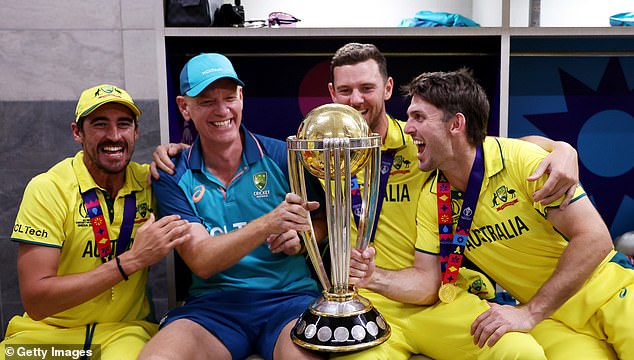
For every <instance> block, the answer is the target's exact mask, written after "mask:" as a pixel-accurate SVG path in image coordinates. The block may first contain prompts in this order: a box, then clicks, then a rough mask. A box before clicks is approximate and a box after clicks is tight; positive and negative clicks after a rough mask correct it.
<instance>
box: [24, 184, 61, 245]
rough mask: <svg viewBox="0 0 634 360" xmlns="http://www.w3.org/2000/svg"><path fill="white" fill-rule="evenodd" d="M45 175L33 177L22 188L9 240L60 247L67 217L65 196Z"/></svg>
mask: <svg viewBox="0 0 634 360" xmlns="http://www.w3.org/2000/svg"><path fill="white" fill-rule="evenodd" d="M61 191H63V190H61V189H60V188H59V187H58V186H57V185H56V184H55V183H54V181H52V180H51V179H50V178H49V176H48V175H47V174H41V175H38V176H36V177H35V178H33V179H32V180H31V181H30V182H29V183H28V184H27V186H26V189H25V190H24V196H23V197H22V203H21V204H20V209H19V210H18V214H17V217H16V219H15V224H14V226H13V232H12V233H11V240H13V241H17V242H24V243H32V244H38V245H43V246H49V247H56V248H61V247H62V245H63V243H64V239H65V238H66V237H65V234H64V221H65V219H67V218H68V206H66V205H65V202H64V200H63V199H65V198H66V197H65V196H64V195H63V194H62V193H61Z"/></svg>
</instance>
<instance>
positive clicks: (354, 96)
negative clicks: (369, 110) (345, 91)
mask: <svg viewBox="0 0 634 360" xmlns="http://www.w3.org/2000/svg"><path fill="white" fill-rule="evenodd" d="M363 100H364V99H363V94H361V92H360V91H359V90H358V89H354V90H352V93H351V94H350V104H352V105H360V104H363Z"/></svg>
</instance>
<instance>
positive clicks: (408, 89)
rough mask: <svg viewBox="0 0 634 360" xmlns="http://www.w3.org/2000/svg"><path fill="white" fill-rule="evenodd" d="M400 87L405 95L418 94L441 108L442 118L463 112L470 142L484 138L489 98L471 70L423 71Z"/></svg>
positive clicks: (481, 140) (449, 117)
mask: <svg viewBox="0 0 634 360" xmlns="http://www.w3.org/2000/svg"><path fill="white" fill-rule="evenodd" d="M401 90H402V91H403V93H404V94H405V95H408V96H418V97H420V98H421V99H423V100H425V101H427V102H429V103H430V104H432V105H434V106H435V107H437V108H438V109H440V110H442V111H443V112H444V114H445V117H444V120H445V121H447V120H449V119H451V118H452V117H453V116H454V115H456V114H457V113H462V114H463V115H464V116H465V118H466V126H467V140H468V141H469V143H470V144H471V145H474V146H477V145H479V144H481V143H482V142H483V141H484V138H485V137H486V132H487V126H488V122H489V100H488V98H487V95H486V93H485V92H484V89H482V87H481V86H480V85H479V84H478V83H477V81H476V80H475V79H474V77H473V74H472V72H471V70H469V69H467V68H461V69H459V70H457V71H451V72H441V71H437V72H426V73H422V74H420V75H418V76H417V77H415V78H414V80H412V81H411V82H410V83H409V84H407V85H404V86H402V87H401Z"/></svg>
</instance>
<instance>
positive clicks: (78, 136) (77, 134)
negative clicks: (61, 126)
mask: <svg viewBox="0 0 634 360" xmlns="http://www.w3.org/2000/svg"><path fill="white" fill-rule="evenodd" d="M82 121H83V120H82ZM70 130H71V131H72V133H73V139H75V142H76V143H78V144H79V145H82V144H83V139H84V136H83V134H82V133H81V130H80V129H79V125H77V123H76V122H74V121H73V122H72V123H70Z"/></svg>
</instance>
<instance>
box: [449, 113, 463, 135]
mask: <svg viewBox="0 0 634 360" xmlns="http://www.w3.org/2000/svg"><path fill="white" fill-rule="evenodd" d="M449 121H450V122H451V127H450V129H451V131H461V132H466V131H467V119H466V118H465V117H464V114H463V113H456V115H455V116H454V117H452V118H451V119H450V120H449Z"/></svg>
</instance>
